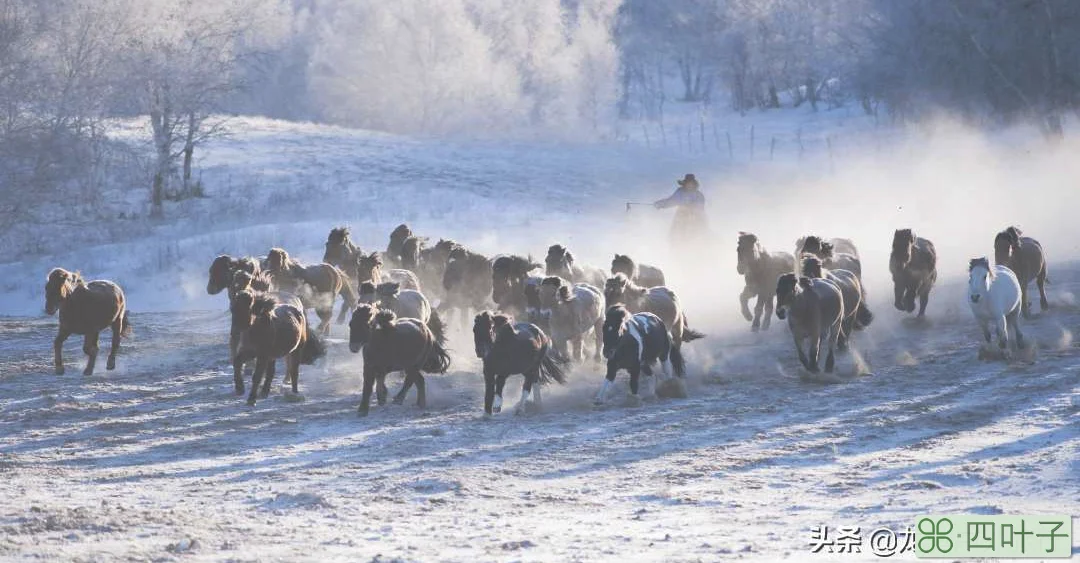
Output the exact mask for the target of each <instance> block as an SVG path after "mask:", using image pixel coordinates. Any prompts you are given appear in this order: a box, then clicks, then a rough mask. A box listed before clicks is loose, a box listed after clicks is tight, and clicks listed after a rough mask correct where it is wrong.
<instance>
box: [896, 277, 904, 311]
mask: <svg viewBox="0 0 1080 563" xmlns="http://www.w3.org/2000/svg"><path fill="white" fill-rule="evenodd" d="M905 293H907V286H906V285H904V284H902V283H900V282H893V297H894V300H893V306H894V307H896V310H897V311H903V310H904V301H905V299H904V297H905Z"/></svg>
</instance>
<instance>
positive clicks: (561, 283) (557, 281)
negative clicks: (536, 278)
mask: <svg viewBox="0 0 1080 563" xmlns="http://www.w3.org/2000/svg"><path fill="white" fill-rule="evenodd" d="M540 285H541V286H547V287H554V288H555V290H556V293H555V294H556V295H557V296H558V298H559V301H569V300H571V299H573V298H574V295H573V294H572V293H571V292H570V285H569V284H568V283H566V280H564V279H562V278H560V277H559V276H548V277H546V278H544V279H543V281H541V282H540Z"/></svg>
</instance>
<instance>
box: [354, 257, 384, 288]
mask: <svg viewBox="0 0 1080 563" xmlns="http://www.w3.org/2000/svg"><path fill="white" fill-rule="evenodd" d="M382 265H383V261H382V258H381V257H380V256H379V253H378V252H372V253H370V254H360V255H359V256H357V257H356V273H357V277H358V278H359V279H361V280H372V281H379V280H377V279H376V273H377V272H378V271H379V268H381V267H382ZM380 275H381V274H380Z"/></svg>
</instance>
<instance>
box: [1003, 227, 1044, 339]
mask: <svg viewBox="0 0 1080 563" xmlns="http://www.w3.org/2000/svg"><path fill="white" fill-rule="evenodd" d="M1022 235H1023V232H1022V231H1020V229H1018V228H1016V227H1009V228H1007V229H1005V230H1004V231H1001V232H1000V233H998V234H997V236H995V237H994V261H995V262H997V263H998V264H1001V265H1002V266H1007V267H1008V268H1009V269H1010V270H1012V271H1013V274H1015V275H1016V279H1017V281H1019V282H1020V292H1021V297H1020V308H1021V310H1022V311H1023V314H1024V318H1025V319H1028V318H1031V304H1030V303H1028V290H1027V287H1028V284H1030V283H1031V281H1032V280H1034V281H1035V283H1036V285H1037V286H1038V287H1039V307H1040V308H1041V310H1042V311H1044V312H1045V311H1048V310H1049V309H1050V302H1049V301H1047V299H1046V276H1047V274H1046V254H1045V253H1044V252H1043V247H1042V245H1041V244H1039V241H1037V240H1035V239H1033V238H1031V237H1025V236H1022Z"/></svg>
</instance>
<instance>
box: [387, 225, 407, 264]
mask: <svg viewBox="0 0 1080 563" xmlns="http://www.w3.org/2000/svg"><path fill="white" fill-rule="evenodd" d="M411 236H413V232H412V229H410V228H409V226H408V225H406V224H405V223H402V224H400V225H398V226H397V227H394V230H393V231H391V232H390V242H389V243H388V244H387V245H386V252H384V253H383V256H382V257H383V259H384V260H385V261H386V262H387V263H388V264H393V265H399V266H400V265H401V251H402V247H403V246H404V245H405V240H406V239H408V238H409V237H411Z"/></svg>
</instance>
